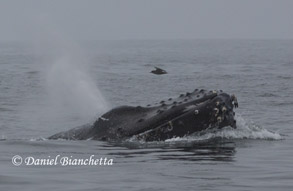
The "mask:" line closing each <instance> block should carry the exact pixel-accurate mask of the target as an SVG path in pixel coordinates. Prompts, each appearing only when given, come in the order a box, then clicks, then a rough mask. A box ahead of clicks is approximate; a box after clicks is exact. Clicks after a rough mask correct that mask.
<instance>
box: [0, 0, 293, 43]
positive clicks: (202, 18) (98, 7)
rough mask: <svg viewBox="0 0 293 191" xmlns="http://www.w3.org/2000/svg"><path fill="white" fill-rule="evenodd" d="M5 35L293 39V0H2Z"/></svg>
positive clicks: (0, 10) (0, 24)
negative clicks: (49, 34) (48, 32)
mask: <svg viewBox="0 0 293 191" xmlns="http://www.w3.org/2000/svg"><path fill="white" fill-rule="evenodd" d="M0 28H1V29H0V40H2V41H3V40H31V39H33V38H34V37H35V36H36V35H38V33H40V31H47V30H50V31H56V32H60V31H61V32H62V33H63V34H64V35H66V36H68V37H70V38H72V39H76V40H106V39H187V38H195V39H198V38H282V39H288V38H290V39H293V0H0Z"/></svg>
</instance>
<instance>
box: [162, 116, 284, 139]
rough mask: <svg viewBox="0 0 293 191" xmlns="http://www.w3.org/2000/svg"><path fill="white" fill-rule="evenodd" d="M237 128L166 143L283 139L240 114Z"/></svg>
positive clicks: (206, 132)
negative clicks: (217, 139) (218, 139)
mask: <svg viewBox="0 0 293 191" xmlns="http://www.w3.org/2000/svg"><path fill="white" fill-rule="evenodd" d="M235 119H236V122H237V128H236V129H233V128H232V127H225V128H222V129H220V130H218V129H212V130H207V131H204V132H200V133H195V134H193V135H190V136H186V137H176V138H172V139H167V140H166V141H165V142H178V141H180V142H181V141H204V140H210V139H214V138H223V139H263V140H281V139H283V137H282V136H281V135H280V134H279V133H277V132H271V131H269V130H267V129H265V128H262V127H260V126H257V125H255V124H254V123H253V122H248V121H246V120H245V119H243V118H242V117H241V115H240V114H236V116H235Z"/></svg>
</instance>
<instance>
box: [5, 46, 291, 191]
mask: <svg viewBox="0 0 293 191" xmlns="http://www.w3.org/2000/svg"><path fill="white" fill-rule="evenodd" d="M65 44H66V43H65ZM53 45H54V46H47V45H42V44H41V45H39V46H33V45H32V44H25V43H17V42H13V43H12V42H10V43H7V42H6V43H1V44H0V153H1V154H0V190H10V191H11V190H29V191H30V190H53V189H54V190H168V191H169V190H225V191H228V190H233V191H234V190H243V191H244V190H259V191H267V190H292V189H293V181H292V180H293V162H292V158H293V149H292V145H293V139H292V137H293V118H292V109H293V96H292V95H293V54H292V52H293V41H292V40H173V41H171V40H145V41H144V40H137V41H96V42H86V43H79V44H77V43H75V45H74V46H75V47H74V48H72V47H71V46H70V48H68V47H69V46H68V44H66V46H65V45H64V44H58V43H55V42H54V43H53ZM70 45H71V44H70ZM40 46H41V47H40ZM154 66H158V67H161V68H163V69H165V70H166V71H167V72H168V74H166V75H160V76H158V75H153V74H151V73H150V71H151V70H152V69H153V67H154ZM195 88H203V89H209V90H210V89H211V90H212V89H222V90H224V91H225V92H228V93H231V94H232V93H233V94H235V95H236V96H237V98H238V102H239V108H237V109H236V119H237V125H238V128H237V129H231V128H229V127H227V128H224V129H222V130H210V131H206V132H201V133H197V134H194V135H191V136H187V137H183V138H173V139H169V140H166V141H164V142H151V143H145V142H136V141H135V140H133V139H129V140H127V141H125V142H118V143H117V142H110V143H109V142H99V141H92V140H87V141H66V140H47V139H46V137H48V136H50V135H52V134H55V133H57V132H60V131H65V130H68V129H71V128H74V127H76V126H79V125H82V124H86V123H91V122H93V121H94V120H95V119H96V118H97V117H98V116H100V115H101V114H103V112H105V111H107V110H109V109H111V108H113V107H115V106H120V105H147V104H149V103H155V102H158V101H160V100H162V99H166V98H169V97H177V96H178V95H179V94H181V93H185V92H188V91H193V90H194V89H195ZM15 155H19V156H21V157H22V158H23V163H22V164H21V165H20V166H15V165H14V164H13V163H12V157H13V156H15ZM58 155H60V157H66V156H67V157H69V158H70V157H71V158H73V159H86V158H89V157H90V156H91V155H94V157H95V158H100V157H103V158H105V157H106V158H107V159H112V160H113V164H112V165H96V166H95V165H84V166H78V165H67V166H62V165H61V164H57V165H25V164H24V159H25V158H26V157H33V158H34V159H42V158H43V159H48V158H50V159H54V158H55V157H57V156H58ZM18 161H19V160H18Z"/></svg>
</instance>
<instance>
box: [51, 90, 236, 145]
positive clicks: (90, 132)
mask: <svg viewBox="0 0 293 191" xmlns="http://www.w3.org/2000/svg"><path fill="white" fill-rule="evenodd" d="M234 107H235V108H236V107H238V102H237V99H236V96H235V95H229V94H227V93H225V92H223V91H222V90H219V91H218V90H213V91H207V90H203V89H201V90H199V89H195V90H194V91H193V92H190V93H189V92H187V93H186V94H180V96H179V97H177V98H169V99H167V100H162V101H161V102H159V103H156V104H154V105H147V106H145V107H142V106H136V107H135V106H120V107H116V108H114V109H112V110H110V111H108V112H107V113H105V114H103V115H102V116H100V117H99V118H98V119H97V120H96V121H95V122H94V123H93V124H88V125H84V126H81V127H77V128H74V129H71V130H69V131H66V132H61V133H57V134H55V135H52V136H51V137H49V139H71V140H87V139H92V140H102V141H112V140H123V139H127V138H131V137H135V138H136V139H138V140H144V141H164V140H166V139H170V138H174V137H183V136H186V135H190V134H192V133H194V132H199V131H202V130H206V129H209V128H223V127H225V126H231V127H233V128H236V120H235V119H234V115H235V113H234V111H233V109H234Z"/></svg>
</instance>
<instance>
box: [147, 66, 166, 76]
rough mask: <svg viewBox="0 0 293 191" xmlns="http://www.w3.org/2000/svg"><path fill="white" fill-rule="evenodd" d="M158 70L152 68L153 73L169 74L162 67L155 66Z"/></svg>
mask: <svg viewBox="0 0 293 191" xmlns="http://www.w3.org/2000/svg"><path fill="white" fill-rule="evenodd" d="M155 69H156V70H152V71H151V73H153V74H157V75H162V74H167V72H166V71H165V70H163V69H161V68H158V67H155Z"/></svg>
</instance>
